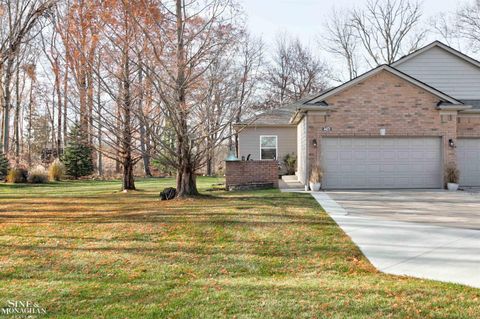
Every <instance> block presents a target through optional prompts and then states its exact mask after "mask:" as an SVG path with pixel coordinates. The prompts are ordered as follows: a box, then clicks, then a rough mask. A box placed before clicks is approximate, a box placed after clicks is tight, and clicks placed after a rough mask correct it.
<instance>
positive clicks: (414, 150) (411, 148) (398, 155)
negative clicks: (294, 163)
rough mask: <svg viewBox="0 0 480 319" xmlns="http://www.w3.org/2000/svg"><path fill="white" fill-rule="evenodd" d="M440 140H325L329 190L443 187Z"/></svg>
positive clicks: (324, 161)
mask: <svg viewBox="0 0 480 319" xmlns="http://www.w3.org/2000/svg"><path fill="white" fill-rule="evenodd" d="M441 149H442V148H441V139H440V138H434V137H432V138H345V137H338V138H334V137H326V138H325V137H324V138H322V142H321V150H320V152H321V163H322V167H323V170H324V179H323V184H324V187H325V188H353V189H354V188H440V187H442V173H441V172H442V170H441V167H442V164H441V162H442V161H441V159H442V153H441Z"/></svg>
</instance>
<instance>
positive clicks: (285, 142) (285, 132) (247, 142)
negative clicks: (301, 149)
mask: <svg viewBox="0 0 480 319" xmlns="http://www.w3.org/2000/svg"><path fill="white" fill-rule="evenodd" d="M261 135H276V136H277V143H278V161H280V162H282V160H283V157H284V156H285V155H286V154H288V153H290V154H292V153H293V154H296V153H297V129H296V127H295V126H292V127H256V126H249V127H246V128H244V129H242V130H241V131H240V133H239V134H238V157H239V158H240V159H241V158H242V156H245V159H246V158H247V156H248V154H251V156H250V159H252V160H259V159H260V136H261Z"/></svg>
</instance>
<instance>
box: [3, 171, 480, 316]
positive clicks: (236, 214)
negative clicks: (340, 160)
mask: <svg viewBox="0 0 480 319" xmlns="http://www.w3.org/2000/svg"><path fill="white" fill-rule="evenodd" d="M218 182H221V180H218V179H215V178H201V179H199V188H200V189H201V190H205V189H207V188H210V187H211V185H212V184H214V183H218ZM173 184H174V181H173V180H171V179H148V180H140V181H138V182H137V187H138V188H139V190H140V191H138V192H131V193H127V194H125V193H121V192H119V191H118V190H119V186H120V184H119V182H118V181H109V182H100V181H97V182H94V181H77V182H59V183H54V184H48V185H36V186H32V185H7V184H0V248H1V250H0V305H2V306H3V305H5V304H6V302H7V300H31V301H35V302H38V303H39V304H40V305H41V306H43V307H45V308H46V310H47V312H48V314H47V315H46V316H42V317H39V318H47V317H48V318H385V317H387V318H388V317H391V318H475V317H477V318H478V317H479V316H480V290H478V289H473V288H467V287H464V286H460V285H453V284H444V283H439V282H434V281H427V280H419V279H412V278H408V277H397V276H390V275H385V274H381V273H379V272H377V271H376V270H375V269H374V268H373V267H372V266H371V265H370V264H369V262H368V261H367V260H366V259H365V257H363V256H362V254H361V253H360V251H359V250H358V248H357V247H356V246H355V245H354V244H353V243H352V242H351V241H350V239H349V238H348V237H347V236H346V235H345V234H344V233H343V232H342V231H341V229H340V228H338V226H337V225H336V224H335V223H334V222H333V221H332V220H331V219H330V218H329V217H328V215H327V214H325V213H324V212H323V211H322V209H321V208H320V207H319V206H318V205H317V204H316V202H315V201H314V200H313V199H312V198H311V197H310V196H309V195H304V194H292V193H280V192H278V191H276V190H265V191H253V192H233V193H227V192H221V191H220V192H203V193H204V194H206V196H201V197H198V198H195V199H189V200H182V201H177V200H175V201H168V202H161V201H159V199H158V193H159V192H160V190H162V189H163V188H164V187H166V186H172V185H173Z"/></svg>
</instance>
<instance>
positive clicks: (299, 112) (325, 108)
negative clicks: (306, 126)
mask: <svg viewBox="0 0 480 319" xmlns="http://www.w3.org/2000/svg"><path fill="white" fill-rule="evenodd" d="M333 109H334V108H333V107H332V106H321V107H319V106H318V105H306V106H302V107H301V108H298V109H297V111H296V112H295V113H294V114H293V116H292V117H291V118H290V123H291V124H298V122H300V121H301V120H302V118H303V115H306V114H307V112H309V111H312V112H313V111H316V112H322V111H323V112H324V111H330V110H333Z"/></svg>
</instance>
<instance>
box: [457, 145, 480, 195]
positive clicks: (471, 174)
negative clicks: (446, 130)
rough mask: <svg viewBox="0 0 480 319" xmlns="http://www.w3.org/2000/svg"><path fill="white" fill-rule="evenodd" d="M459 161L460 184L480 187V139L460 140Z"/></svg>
mask: <svg viewBox="0 0 480 319" xmlns="http://www.w3.org/2000/svg"><path fill="white" fill-rule="evenodd" d="M457 160H458V169H459V170H460V184H461V185H463V186H480V139H478V138H472V139H469V138H468V139H467V138H464V139H458V141H457Z"/></svg>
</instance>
